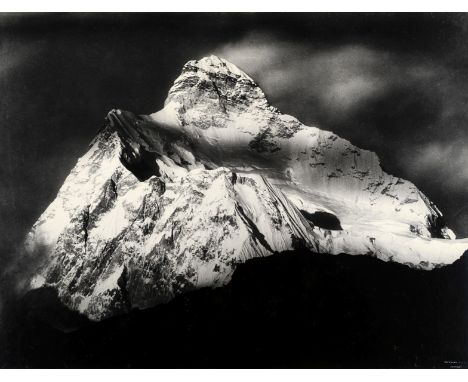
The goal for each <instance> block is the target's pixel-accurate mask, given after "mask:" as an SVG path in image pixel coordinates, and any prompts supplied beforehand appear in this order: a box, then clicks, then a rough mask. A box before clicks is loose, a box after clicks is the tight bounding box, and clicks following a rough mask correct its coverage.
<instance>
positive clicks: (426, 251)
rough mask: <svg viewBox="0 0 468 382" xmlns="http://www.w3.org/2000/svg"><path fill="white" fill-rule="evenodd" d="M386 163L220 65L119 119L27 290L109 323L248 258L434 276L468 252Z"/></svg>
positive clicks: (118, 114) (69, 200) (47, 242)
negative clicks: (142, 111)
mask: <svg viewBox="0 0 468 382" xmlns="http://www.w3.org/2000/svg"><path fill="white" fill-rule="evenodd" d="M454 239H455V236H454V234H453V233H452V231H451V230H449V229H448V228H447V227H446V226H445V224H444V223H443V218H442V214H441V213H440V211H439V210H438V209H437V207H436V206H435V205H434V204H433V203H431V202H430V201H429V200H428V199H427V198H426V197H425V196H424V195H423V193H422V192H421V191H419V190H418V189H417V188H416V186H415V185H413V184H412V183H411V182H409V181H406V180H403V179H401V178H398V177H394V176H392V175H389V174H386V173H385V172H384V171H383V170H382V169H381V167H380V164H379V159H378V157H377V156H376V155H375V154H374V153H372V152H370V151H367V150H361V149H359V148H357V147H355V146H353V145H352V144H351V143H350V142H348V141H346V140H344V139H342V138H340V137H338V136H337V135H335V134H333V133H331V132H328V131H323V130H320V129H318V128H315V127H309V126H305V125H303V124H302V123H300V122H299V121H298V120H297V119H296V118H294V117H292V116H289V115H285V114H282V113H281V112H280V111H278V110H277V109H276V108H275V107H273V106H271V105H270V104H269V103H268V101H267V99H266V97H265V94H264V93H263V91H262V90H261V89H260V88H259V87H258V85H257V84H256V83H255V82H254V80H253V79H252V78H250V77H249V76H248V75H247V74H245V73H244V72H243V71H242V70H240V69H239V68H237V67H236V66H235V65H233V64H231V63H229V62H227V61H226V60H224V59H221V58H218V57H216V56H210V57H205V58H203V59H201V60H198V61H189V62H188V63H187V64H185V65H184V67H183V69H182V73H181V75H180V76H179V77H178V78H177V79H176V81H175V82H174V85H173V86H172V87H171V89H170V90H169V94H168V97H167V99H166V102H165V105H164V108H163V109H162V110H160V111H158V112H156V113H154V114H151V115H149V116H136V115H134V114H133V113H131V112H128V111H123V110H112V111H110V112H109V113H108V115H107V117H106V123H105V126H104V127H103V128H102V129H101V130H100V132H99V133H98V135H97V136H96V138H95V139H94V140H93V141H92V142H91V144H90V147H89V150H88V152H87V153H86V154H85V155H84V156H83V157H82V158H80V159H79V161H78V163H77V164H76V166H75V167H74V168H73V170H72V171H71V173H70V175H69V176H68V177H67V179H66V180H65V182H64V184H63V186H62V187H61V189H60V191H59V193H58V195H57V197H56V199H55V200H54V201H53V202H52V203H51V205H50V206H49V207H48V208H47V209H46V211H45V212H44V213H43V214H42V215H41V217H40V218H39V219H38V221H37V222H36V223H35V224H34V226H33V228H32V230H31V232H30V233H29V234H28V236H27V238H26V242H25V251H26V253H27V258H28V259H30V260H34V261H30V263H33V264H34V267H33V269H32V272H31V277H30V278H28V282H27V286H26V289H35V288H40V287H44V286H47V287H52V288H54V289H55V290H56V291H57V293H58V296H59V298H60V300H61V301H62V302H63V303H64V304H65V305H67V306H68V307H69V308H71V309H73V310H76V311H79V312H81V313H83V314H85V315H86V316H87V317H89V318H90V319H92V320H101V319H104V318H106V317H110V316H112V315H116V314H120V313H124V312H127V311H129V310H130V309H132V308H146V307H150V306H154V305H156V304H159V303H162V302H166V301H169V300H170V299H172V298H173V297H174V296H176V295H178V294H181V293H184V292H187V291H190V290H194V289H197V288H201V287H206V286H211V287H217V286H222V285H224V284H226V283H227V282H229V280H230V278H231V276H232V274H233V272H234V271H235V269H236V266H237V265H238V264H240V263H243V262H245V261H247V260H249V259H251V258H254V257H260V256H269V255H273V254H275V253H279V252H284V251H289V250H294V249H298V248H301V249H310V250H311V251H313V252H316V253H328V254H339V253H347V254H350V255H353V254H369V255H371V256H375V257H378V258H379V259H381V260H384V261H396V262H400V263H404V264H407V265H409V266H412V267H416V268H422V269H427V270H430V269H433V268H434V267H439V266H443V265H446V264H451V263H452V262H454V261H455V260H456V259H458V258H459V257H460V256H461V255H462V254H463V252H464V251H465V250H466V249H468V240H454Z"/></svg>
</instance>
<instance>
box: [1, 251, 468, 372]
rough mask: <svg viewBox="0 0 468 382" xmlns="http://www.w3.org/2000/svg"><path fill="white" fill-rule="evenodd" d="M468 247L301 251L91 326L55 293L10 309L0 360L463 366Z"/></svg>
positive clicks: (467, 355) (467, 350)
mask: <svg viewBox="0 0 468 382" xmlns="http://www.w3.org/2000/svg"><path fill="white" fill-rule="evenodd" d="M467 271H468V255H467V254H466V253H465V255H464V256H463V257H462V258H461V259H460V260H459V261H457V262H456V263H454V264H453V265H451V266H447V267H444V268H440V269H436V270H434V271H430V272H428V271H418V270H414V269H410V268H408V267H406V266H403V265H400V264H395V263H384V262H382V261H380V260H377V259H374V258H370V257H366V256H348V255H338V256H331V255H319V254H314V253H310V252H306V251H303V252H301V251H295V252H289V253H283V254H278V255H274V256H270V257H267V258H258V259H253V260H250V261H248V262H247V263H245V264H243V265H241V266H239V267H238V269H237V270H236V272H235V274H234V277H233V279H232V281H231V283H230V284H229V285H227V286H225V287H223V288H218V289H202V290H198V291H195V292H192V293H188V294H186V295H183V296H180V297H177V298H176V299H175V300H173V301H171V302H170V303H168V304H164V305H160V306H157V307H155V308H152V309H147V310H143V311H137V310H135V311H132V312H131V313H130V314H127V315H124V316H119V317H114V318H111V319H108V320H105V321H102V322H99V323H90V322H89V321H87V320H86V319H85V318H84V317H82V316H80V315H78V314H75V313H72V312H70V311H68V310H67V309H66V308H64V307H63V306H60V304H58V302H57V301H58V300H57V298H56V296H55V295H54V293H53V291H52V290H42V291H40V292H39V291H36V292H34V293H35V294H33V295H29V296H26V298H24V299H23V301H22V303H21V305H20V306H18V307H17V308H16V309H15V310H14V312H13V313H10V319H9V325H8V330H7V332H6V337H7V343H6V346H5V347H4V349H3V350H2V352H3V356H2V360H1V362H2V363H1V366H3V367H37V368H46V367H47V368H57V367H59V368H68V367H73V368H81V367H86V368H94V367H99V368H108V367H113V368H123V367H134V368H286V367H288V368H289V367H295V368H296V367H297V368H344V367H346V368H368V367H372V368H381V367H385V368H403V367H404V368H414V367H466V366H468V300H467V297H468V293H467V289H468V288H467V281H468V278H467Z"/></svg>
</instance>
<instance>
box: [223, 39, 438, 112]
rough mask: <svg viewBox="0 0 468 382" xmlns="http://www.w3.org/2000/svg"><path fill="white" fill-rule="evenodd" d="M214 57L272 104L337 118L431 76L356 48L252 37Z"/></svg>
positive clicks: (427, 69) (430, 72)
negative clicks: (300, 103)
mask: <svg viewBox="0 0 468 382" xmlns="http://www.w3.org/2000/svg"><path fill="white" fill-rule="evenodd" d="M216 53H217V54H219V55H220V56H222V57H224V58H226V59H228V60H229V61H231V62H233V63H235V64H236V65H238V66H239V67H241V68H242V69H244V70H245V71H246V72H247V73H249V74H250V75H252V77H253V78H255V79H256V80H257V81H258V82H259V84H260V85H261V86H262V88H263V90H264V91H265V92H266V93H267V95H269V97H270V98H271V99H272V101H275V102H279V103H280V104H283V105H285V106H287V99H289V97H290V96H291V95H293V94H296V95H300V97H298V96H296V98H303V99H306V100H308V101H309V104H310V105H314V106H315V107H316V108H320V109H325V110H326V111H327V112H329V113H339V115H340V116H341V117H345V116H348V115H349V114H350V113H352V112H353V111H354V108H355V107H357V106H360V105H362V103H363V102H366V101H368V100H370V99H375V98H376V97H379V96H381V95H383V94H384V93H385V92H387V91H388V90H389V89H390V88H393V87H394V86H395V85H396V84H399V83H404V84H406V85H407V84H408V82H415V81H421V80H424V81H427V80H429V79H430V78H431V77H433V76H434V75H435V71H434V68H431V67H429V66H427V65H424V64H421V63H418V64H417V65H416V64H413V63H412V62H410V61H409V60H408V59H407V58H404V57H400V56H397V55H395V54H392V53H389V52H386V51H382V50H379V49H375V48H371V47H367V46H364V45H360V44H346V45H341V46H325V47H324V46H314V45H308V44H306V43H295V42H286V41H281V40H275V39H274V38H271V37H269V36H268V35H262V34H256V33H254V34H250V35H248V36H247V37H245V38H244V39H242V40H240V41H238V42H235V43H229V44H226V45H223V46H221V47H219V48H218V49H217V51H216ZM405 61H407V62H405ZM296 101H297V99H296ZM311 113H314V110H311Z"/></svg>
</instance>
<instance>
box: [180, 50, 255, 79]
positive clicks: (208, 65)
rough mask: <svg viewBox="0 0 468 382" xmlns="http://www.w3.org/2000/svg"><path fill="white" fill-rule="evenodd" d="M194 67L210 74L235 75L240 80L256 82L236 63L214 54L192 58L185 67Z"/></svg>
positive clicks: (189, 68)
mask: <svg viewBox="0 0 468 382" xmlns="http://www.w3.org/2000/svg"><path fill="white" fill-rule="evenodd" d="M194 68H196V69H197V70H201V71H203V72H205V73H209V74H218V75H219V74H221V75H226V76H229V77H234V78H236V79H238V80H239V79H246V80H249V81H251V82H254V80H253V79H252V78H250V77H249V76H248V75H247V74H246V73H245V72H244V71H242V70H241V69H239V68H238V67H237V66H236V65H234V64H233V63H231V62H229V61H228V60H226V59H224V58H221V57H218V56H216V55H214V54H212V55H210V56H206V57H203V58H201V59H199V60H191V61H189V62H187V63H186V64H185V65H184V69H188V70H191V69H192V70H193V69H194Z"/></svg>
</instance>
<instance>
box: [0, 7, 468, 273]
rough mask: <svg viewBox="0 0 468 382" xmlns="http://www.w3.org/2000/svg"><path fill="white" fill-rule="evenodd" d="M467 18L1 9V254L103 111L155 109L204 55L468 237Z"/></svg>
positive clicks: (34, 214) (52, 190)
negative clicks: (356, 150)
mask: <svg viewBox="0 0 468 382" xmlns="http://www.w3.org/2000/svg"><path fill="white" fill-rule="evenodd" d="M467 22H468V18H467V16H466V15H459V14H434V15H431V14H377V15H376V14H145V15H141V14H127V15H125V14H124V15H122V14H62V15H61V14H43V15H41V14H29V15H28V14H3V15H0V133H1V134H0V216H1V222H0V235H1V241H0V250H1V252H0V253H2V255H1V256H2V259H3V261H5V260H7V259H8V254H9V253H10V249H11V248H12V246H13V245H14V244H15V243H18V242H19V240H21V238H22V237H23V235H24V234H25V233H26V232H27V230H28V229H29V227H30V226H31V225H32V224H33V223H34V221H35V220H36V219H37V218H38V216H39V214H40V213H41V212H42V211H43V210H44V209H45V208H46V207H47V205H48V204H49V203H50V202H51V201H52V200H53V199H54V197H55V195H56V193H57V191H58V188H59V187H60V185H61V184H62V183H63V180H64V178H65V177H66V175H67V174H68V172H69V171H70V169H71V168H72V167H73V166H74V164H75V162H76V160H77V158H78V157H79V156H81V155H82V154H83V153H84V152H85V151H86V149H87V144H88V143H89V141H90V140H91V139H92V137H93V136H94V134H95V133H96V131H97V129H98V128H99V127H100V126H101V125H102V123H103V119H104V117H105V115H106V113H107V111H108V110H110V109H112V108H122V109H126V110H131V111H133V112H135V113H137V114H146V113H151V112H154V111H156V110H158V109H160V108H161V106H162V104H163V102H164V99H165V96H166V93H167V91H168V89H169V87H170V86H171V84H172V82H173V81H174V79H175V78H176V77H177V76H178V74H179V72H180V69H181V67H182V65H183V64H184V63H185V62H186V61H188V60H190V59H197V58H201V57H203V56H204V55H207V54H209V53H216V54H218V55H220V56H223V57H225V58H227V59H229V60H230V61H232V62H233V63H234V64H237V65H238V66H240V67H241V68H242V69H244V70H246V71H247V73H248V74H250V75H251V76H252V77H253V78H254V79H255V80H256V81H257V82H258V83H259V84H260V86H261V87H262V88H263V89H264V91H265V93H266V94H267V97H268V98H269V99H270V101H271V103H272V104H273V105H275V106H277V107H278V108H279V109H280V110H282V111H283V112H285V113H288V114H291V115H294V116H296V117H298V118H299V119H300V120H301V121H302V122H304V123H306V124H309V125H315V126H318V127H320V128H322V129H327V130H331V131H333V132H335V133H337V134H339V135H341V136H343V137H345V138H347V139H349V140H351V141H352V142H353V143H354V144H356V145H357V146H360V147H362V148H367V149H371V150H374V151H376V152H377V153H378V154H379V156H380V158H381V160H382V164H383V167H384V168H385V169H386V170H387V171H388V172H390V173H392V174H395V175H398V176H402V177H404V178H407V179H409V180H411V181H413V182H414V183H416V185H417V186H418V187H420V189H422V190H423V191H424V192H425V193H426V194H427V195H428V196H429V197H430V198H431V199H432V200H433V201H434V202H436V204H437V205H438V206H439V207H440V209H441V210H442V211H443V212H444V214H445V215H446V220H447V223H448V224H449V226H451V227H452V228H453V229H454V230H455V232H456V233H457V234H458V235H460V236H468V228H467V227H468V225H467V223H468V195H467V188H468V187H467V185H468V147H467V146H466V143H467V142H468V129H467V126H468V125H467V123H468V107H467V103H468V92H467V90H468V50H467V44H466V41H468V40H467V37H468V36H467V34H468V32H467V30H468V28H467V27H468V23H467ZM0 265H1V261H0Z"/></svg>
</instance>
